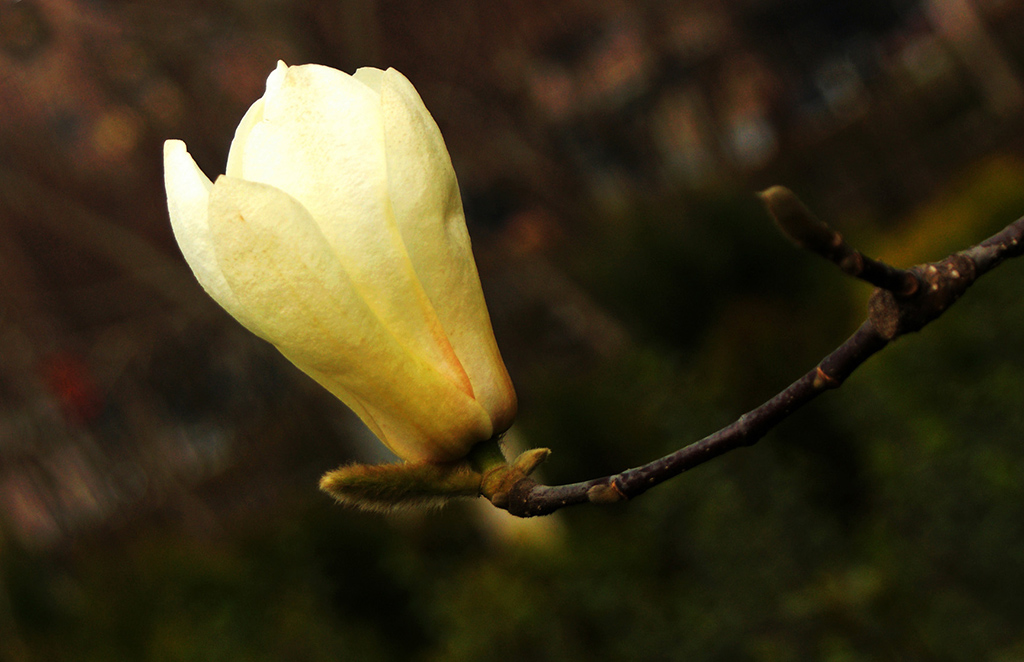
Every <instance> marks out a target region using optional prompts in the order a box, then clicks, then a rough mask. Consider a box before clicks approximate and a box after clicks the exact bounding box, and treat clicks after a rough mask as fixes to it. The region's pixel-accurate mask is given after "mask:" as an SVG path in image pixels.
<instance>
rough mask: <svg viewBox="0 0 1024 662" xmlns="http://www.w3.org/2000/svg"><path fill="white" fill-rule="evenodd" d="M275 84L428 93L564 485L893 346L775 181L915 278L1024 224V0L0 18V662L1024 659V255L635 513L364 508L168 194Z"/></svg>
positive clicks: (466, 506) (346, 457)
mask: <svg viewBox="0 0 1024 662" xmlns="http://www.w3.org/2000/svg"><path fill="white" fill-rule="evenodd" d="M278 59H283V60H285V61H286V62H288V63H289V64H300V63H304V62H319V63H323V64H328V65H331V66H334V67H337V68H340V69H343V70H346V71H353V70H354V69H355V68H357V67H360V66H366V65H374V66H380V67H387V66H394V67H396V68H398V69H399V70H401V71H402V72H403V73H405V74H406V75H407V76H408V77H409V78H410V79H411V80H412V81H413V83H414V84H415V85H416V86H417V88H418V89H419V91H420V93H421V95H422V96H423V98H424V100H425V102H426V104H427V106H428V108H430V110H431V111H432V113H433V114H434V116H435V118H436V119H437V121H438V123H439V124H440V126H441V129H442V131H443V133H444V135H445V137H446V140H447V143H448V147H449V150H450V152H451V155H452V159H453V161H454V163H455V168H456V171H457V172H458V174H459V179H460V183H461V186H462V192H463V196H464V201H465V206H466V209H467V215H468V217H469V225H470V232H471V234H472V236H473V240H474V246H475V250H476V255H477V260H478V263H479V266H480V271H481V278H482V281H483V286H484V290H485V293H486V295H487V298H488V304H489V306H490V309H491V312H492V317H493V321H494V326H495V332H496V335H497V337H498V341H499V345H500V346H501V348H502V352H503V355H504V357H505V359H506V362H507V363H508V366H509V369H510V371H511V373H512V376H513V379H514V381H515V383H516V386H517V390H518V393H519V396H520V400H521V406H520V411H521V414H520V417H519V419H518V422H517V424H516V426H515V427H514V428H513V430H512V433H511V434H510V444H512V445H519V446H521V447H526V446H547V447H550V448H551V449H552V450H553V454H552V457H551V459H550V460H549V461H548V463H547V464H546V465H545V467H544V468H543V479H544V480H546V481H548V482H572V481H577V480H585V479H589V478H593V477H597V476H601V475H605V474H608V473H613V472H616V471H620V470H622V469H625V468H627V467H630V466H635V465H638V464H641V463H644V462H646V461H649V460H651V459H653V458H655V457H658V456H660V455H663V454H665V453H667V452H670V451H672V450H674V449H676V448H678V447H681V446H683V445H685V444H687V443H689V442H691V441H694V440H696V439H698V438H700V437H702V436H704V435H705V434H708V433H710V432H712V431H714V430H716V429H718V428H719V427H721V426H723V425H725V424H727V423H729V422H731V421H732V420H733V419H734V418H735V417H736V416H738V415H739V414H741V413H742V412H743V411H745V410H747V409H749V408H751V407H753V406H755V405H757V404H759V403H760V402H762V401H764V400H765V399H767V398H768V397H770V396H771V395H773V394H774V393H775V392H776V391H778V390H779V389H780V388H782V387H784V386H785V385H786V384H788V383H789V382H790V381H791V380H793V379H795V378H796V377H797V376H799V375H800V374H802V373H803V372H804V371H806V370H807V369H809V368H810V367H811V366H813V365H814V364H815V363H816V362H817V361H818V360H819V359H820V358H821V357H822V356H823V355H824V354H825V353H827V352H828V351H830V350H831V349H832V348H833V347H834V346H835V345H837V344H838V343H840V342H842V340H844V339H845V337H846V336H847V335H848V334H849V333H851V332H852V331H853V330H854V329H855V328H856V326H857V325H858V324H859V323H860V320H861V319H862V318H863V316H864V313H865V302H866V299H867V296H868V294H869V291H868V288H866V287H865V286H863V285H861V284H858V283H853V282H850V281H848V280H847V279H844V278H841V277H840V276H839V274H838V272H837V270H836V269H835V268H834V267H832V266H831V265H829V264H827V263H825V262H823V261H821V260H819V259H817V258H815V257H814V256H811V255H807V254H804V253H802V252H799V251H797V250H796V249H794V248H792V247H791V246H790V245H788V244H787V243H786V242H785V241H784V240H783V239H782V238H781V237H780V236H779V235H778V234H777V233H776V232H775V230H774V229H773V227H772V225H771V222H770V220H769V219H768V217H767V215H766V214H765V213H764V212H763V211H762V210H761V209H760V208H759V207H758V205H757V204H756V202H755V198H754V196H753V192H754V191H757V190H760V189H763V188H765V187H767V186H769V185H771V184H784V185H786V186H789V187H790V188H792V189H794V190H795V191H797V193H798V194H799V195H801V196H802V197H803V198H804V199H805V201H806V202H808V203H809V205H810V206H811V207H812V208H813V209H815V210H816V211H817V212H818V213H819V214H820V215H821V216H822V217H823V218H826V219H828V220H829V222H831V223H832V224H833V225H834V226H835V227H837V228H839V229H841V230H842V231H843V232H844V233H845V234H846V235H847V237H848V238H850V240H851V241H852V242H853V243H854V244H855V245H856V246H858V247H859V248H861V250H863V251H865V252H867V253H869V254H873V255H876V256H880V257H882V258H884V259H887V260H890V261H892V262H894V263H896V264H898V265H901V266H905V265H910V264H914V263H918V262H922V261H926V260H932V259H937V258H940V257H943V256H944V255H946V254H947V253H948V252H950V251H952V250H956V249H959V248H963V247H965V246H967V245H969V244H971V243H974V242H976V241H978V240H980V239H982V238H984V237H986V236H987V235H988V234H990V233H992V232H993V231H995V230H997V229H999V228H1000V227H1002V226H1003V225H1005V224H1006V223H1008V222H1010V221H1012V220H1014V219H1015V218H1017V217H1018V216H1020V215H1021V214H1022V213H1024V140H1022V137H1024V133H1022V128H1024V78H1022V74H1024V2H1020V1H1019V0H856V1H855V0H848V1H845V2H843V1H839V0H679V1H675V2H666V1H664V0H635V1H632V2H627V1H625V0H587V1H585V2H584V1H583V0H514V1H513V0H487V1H486V2H485V1H484V0H432V1H423V0H335V1H330V0H214V1H212V2H202V3H200V2H196V1H195V0H184V1H183V2H178V3H168V2H163V1H160V2H157V1H155V0H136V1H129V0H19V1H15V0H0V660H12V661H34V660H97V661H99V660H154V661H156V660H159V661H177V660H225V661H226V660H308V661H319V660H402V661H406V660H414V661H424V662H427V661H441V660H508V659H531V660H577V659H580V660H583V659H602V660H640V659H642V660H677V659H678V660H684V659H685V660H695V661H699V660H708V661H712V660H752V661H760V660H764V661H769V660H783V661H786V660H794V661H797V660H836V661H839V660H842V661H847V660H897V659H898V660H994V661H1000V662H1002V661H1011V660H1022V659H1024V626H1022V624H1024V590H1022V589H1024V554H1022V552H1021V550H1022V549H1024V445H1022V444H1021V441H1022V436H1024V413H1022V412H1024V407H1022V406H1021V404H1022V403H1021V398H1022V392H1024V390H1022V388H1021V385H1022V383H1024V346H1022V343H1021V342H1020V339H1021V337H1022V334H1024V270H1022V265H1021V264H1015V263H1009V264H1007V265H1005V266H1003V267H1002V268H1000V269H999V270H998V271H996V272H995V273H993V274H992V275H990V276H988V277H987V278H986V279H984V280H983V281H981V282H980V283H979V284H978V285H976V286H975V287H974V288H973V289H972V290H971V292H969V294H968V295H967V296H966V297H965V298H964V299H963V300H962V301H961V302H960V303H959V304H958V305H957V306H956V307H955V308H954V309H953V311H952V312H951V313H950V314H949V315H947V316H946V317H944V318H943V319H942V320H940V321H939V322H938V323H936V324H934V325H933V326H930V327H928V328H927V329H926V330H925V331H924V332H923V333H922V334H920V335H918V336H913V337H908V338H906V339H904V340H901V341H900V342H898V343H896V344H895V345H894V346H893V347H890V348H889V349H888V350H887V351H885V352H884V353H883V354H882V355H880V356H878V357H876V358H874V359H872V360H871V361H870V362H869V363H868V364H867V365H866V366H865V367H864V368H863V369H861V370H860V371H858V372H857V373H856V374H855V375H854V377H853V378H852V379H851V380H850V381H849V382H848V383H847V385H846V386H844V388H843V389H841V390H840V391H837V392H835V393H830V394H828V395H827V396H826V397H825V398H823V399H822V400H821V401H819V402H816V403H815V404H813V405H812V406H810V407H808V408H807V409H806V410H805V411H803V412H801V413H799V414H798V415H796V416H795V417H793V418H792V419H791V420H789V421H787V422H785V423H784V424H783V425H781V426H780V427H779V428H778V429H777V430H776V431H774V432H772V433H771V434H770V435H769V436H768V437H767V438H766V439H765V440H764V441H763V442H761V443H760V444H758V445H757V446H754V447H752V448H749V449H744V450H740V451H736V452H734V453H732V454H730V455H728V456H725V457H723V458H720V459H718V460H716V461H714V462H712V463H709V464H707V465H705V466H702V467H700V468H698V469H696V470H694V471H693V472H691V473H690V474H687V475H684V476H682V477H680V478H677V479H675V480H673V481H671V482H669V483H667V484H665V485H663V486H660V487H658V488H657V489H655V490H653V491H652V492H650V493H648V494H646V495H644V496H643V497H642V498H640V499H638V500H636V501H634V502H632V503H626V504H617V505H615V506H612V507H602V508H598V507H578V508H574V509H568V510H565V511H562V512H559V513H558V514H556V515H554V516H551V517H548V518H542V519H538V520H531V521H519V520H516V519H514V518H511V517H508V516H506V515H505V514H504V513H503V512H500V511H497V510H495V509H493V508H491V507H490V506H489V504H479V503H458V504H455V505H452V506H449V507H448V508H446V509H444V510H441V511H434V512H426V513H403V514H400V515H397V516H381V515H369V514H364V513H359V512H354V511H351V510H347V509H344V508H341V507H338V506H335V505H333V504H332V503H331V502H330V500H329V499H328V498H327V497H326V496H324V495H322V494H320V493H319V492H318V491H317V489H316V482H317V479H318V477H319V476H320V475H321V474H322V473H323V472H325V471H327V470H329V469H332V468H334V467H335V466H337V465H340V464H342V463H345V462H349V461H353V460H358V461H386V460H387V459H388V457H387V454H386V451H385V450H384V449H383V448H382V447H380V445H379V444H377V443H376V442H375V441H374V440H373V438H372V436H371V435H370V434H369V433H368V432H367V431H366V430H365V429H364V428H363V427H362V426H361V424H360V423H359V422H358V420H357V419H356V418H355V417H354V416H353V415H352V414H351V413H349V412H348V411H347V410H346V409H345V408H344V407H343V406H342V405H341V404H340V403H338V402H336V401H334V400H332V399H331V398H330V396H328V395H327V394H326V393H325V392H321V390H320V389H319V388H318V387H316V386H315V385H314V384H313V383H312V382H311V381H310V380H309V379H307V378H306V377H305V376H304V375H302V374H300V373H299V372H298V371H297V370H295V369H294V368H293V367H292V366H291V365H290V364H289V363H287V361H285V360H284V359H283V358H281V357H280V356H279V355H278V354H277V353H276V351H274V350H273V349H272V348H271V347H270V346H268V345H267V344H265V343H263V342H261V341H259V340H257V339H255V338H254V337H252V336H250V335H249V334H248V333H247V332H245V331H244V330H243V329H242V328H241V327H240V326H239V325H238V324H237V323H236V322H234V320H232V319H231V318H230V317H228V315H227V314H226V313H224V312H223V311H221V310H220V309H219V308H218V307H217V306H216V305H215V304H214V303H213V302H212V301H211V300H209V299H208V298H207V297H206V295H205V294H204V293H203V292H202V290H201V289H200V287H199V285H198V284H197V283H196V282H195V281H194V279H193V278H192V276H191V273H190V272H189V270H188V268H187V266H186V265H185V263H184V261H183V260H182V258H181V256H180V254H179V252H178V250H177V247H176V246H175V244H174V241H173V238H172V236H171V232H170V226H169V222H168V219H167V211H166V204H165V199H164V193H163V183H162V171H161V170H162V165H161V144H162V142H163V140H165V139H167V138H180V139H183V140H185V141H186V142H187V144H188V146H189V149H190V151H191V153H192V154H193V155H194V156H195V158H196V160H197V161H198V163H199V165H200V166H201V167H202V168H203V169H204V170H205V171H206V172H207V173H208V174H211V175H215V174H216V173H219V172H221V171H222V170H223V164H224V161H225V159H226V155H227V149H228V144H229V142H230V139H231V136H232V133H233V131H234V128H235V126H236V124H237V122H238V120H239V119H240V118H241V116H242V114H243V112H244V111H245V109H246V108H247V107H248V106H249V104H250V103H252V101H253V100H255V99H256V98H257V97H259V96H260V95H261V94H262V91H263V86H264V83H265V79H266V76H267V74H268V73H269V72H270V71H271V70H272V68H273V66H274V63H275V62H276V60H278Z"/></svg>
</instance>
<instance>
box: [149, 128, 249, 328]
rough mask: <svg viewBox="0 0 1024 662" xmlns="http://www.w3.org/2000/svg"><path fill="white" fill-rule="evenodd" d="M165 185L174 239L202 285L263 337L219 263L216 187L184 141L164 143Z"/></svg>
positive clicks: (236, 317)
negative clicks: (214, 231) (213, 218)
mask: <svg viewBox="0 0 1024 662" xmlns="http://www.w3.org/2000/svg"><path fill="white" fill-rule="evenodd" d="M164 186H165V188H166V189H167V210H168V212H169V215H170V217H171V229H172V230H173V231H174V238H175V239H176V240H177V242H178V247H179V248H180V249H181V253H182V255H184V256H185V261H186V262H188V265H189V266H190V267H191V268H192V272H193V273H194V274H195V275H196V279H197V280H198V281H199V284H200V285H202V286H203V289H205V290H206V291H207V293H209V295H210V296H211V297H213V299H214V300H215V301H216V302H217V303H219V304H220V305H221V306H222V307H223V308H224V309H225V310H227V311H228V312H229V313H231V315H232V316H233V317H235V319H237V320H238V321H239V322H241V323H242V324H244V325H245V326H246V327H247V328H249V330H251V331H253V332H254V333H256V334H257V335H261V333H260V330H259V328H258V327H257V326H256V325H255V324H254V323H253V321H252V320H251V319H250V318H249V316H248V315H246V313H245V311H244V310H243V309H242V308H241V306H239V305H238V300H237V299H236V298H235V295H234V293H233V292H232V291H231V287H230V286H229V285H228V284H227V281H226V280H225V279H224V274H223V273H221V270H220V266H219V265H218V264H217V258H216V255H215V254H214V249H213V238H212V237H211V236H210V225H209V220H208V219H209V201H210V190H211V189H212V188H213V184H212V183H211V182H210V179H209V178H208V177H207V176H206V175H204V174H203V172H202V171H201V170H200V169H199V166H197V165H196V162H195V161H194V160H193V159H192V156H191V155H190V154H189V153H188V150H187V148H186V147H185V143H183V142H182V141H180V140H168V141H166V142H165V143H164Z"/></svg>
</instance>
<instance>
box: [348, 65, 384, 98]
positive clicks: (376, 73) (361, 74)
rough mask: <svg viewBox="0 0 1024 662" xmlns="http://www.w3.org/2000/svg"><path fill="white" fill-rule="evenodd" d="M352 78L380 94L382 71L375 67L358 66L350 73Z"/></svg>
mask: <svg viewBox="0 0 1024 662" xmlns="http://www.w3.org/2000/svg"><path fill="white" fill-rule="evenodd" d="M352 78H355V79H356V80H357V81H359V82H360V83H362V84H363V85H365V86H367V87H368V88H370V89H371V90H373V91H374V92H376V93H377V94H380V83H381V80H383V78H384V72H383V71H381V70H380V69H377V68H376V67H360V68H359V69H356V72H355V73H354V74H352Z"/></svg>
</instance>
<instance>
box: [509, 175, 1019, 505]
mask: <svg viewBox="0 0 1024 662" xmlns="http://www.w3.org/2000/svg"><path fill="white" fill-rule="evenodd" d="M761 198H762V200H763V201H764V202H765V205H766V206H767V207H768V210H769V212H770V213H771V214H772V215H773V216H774V217H775V219H776V222H777V223H778V224H779V227H780V228H781V229H782V231H783V233H784V234H785V235H786V236H787V237H789V238H790V239H791V240H792V241H793V242H794V243H795V244H797V246H799V247H801V248H804V249H807V250H810V251H812V252H814V253H817V254H819V255H822V256H823V257H825V258H826V259H828V260H830V261H831V262H833V263H835V264H836V265H837V266H839V268H840V269H842V271H843V272H844V273H847V274H848V275H850V276H853V277H856V278H860V279H862V280H867V281H868V282H871V283H872V284H874V285H876V286H877V287H878V289H876V290H875V292H874V293H873V294H872V296H871V299H870V302H869V306H868V309H869V313H868V319H867V320H865V321H864V323H863V324H861V326H860V328H859V329H857V331H856V332H855V333H854V334H853V335H852V336H850V338H849V339H847V340H846V342H844V343H843V344H842V345H840V346H839V347H837V348H836V349H835V350H834V351H833V352H832V353H831V354H829V355H828V356H826V357H825V358H824V359H823V360H822V361H821V362H820V363H819V364H818V365H817V366H815V367H814V368H813V369H812V370H810V371H809V372H808V373H807V374H805V375H804V376H803V377H801V378H800V379H798V380H796V381H795V382H793V383H792V384H790V385H789V386H788V387H787V388H786V389H784V390H783V391H781V392H780V393H778V394H777V395H776V396H775V397H773V398H771V399H770V400H768V401H767V402H765V403H764V404H762V405H761V406H759V407H757V408H755V409H753V410H751V411H749V412H747V413H746V414H744V415H742V416H740V418H739V419H737V420H736V421H735V422H733V423H732V424H730V425H728V426H726V427H724V428H722V429H721V430H719V431H717V432H715V433H713V434H711V435H708V436H707V437H704V438H703V439H701V440H700V441H697V442H695V443H693V444H690V445H689V446H686V447H684V448H681V449H680V450H678V451H675V452H674V453H671V454H669V455H666V456H665V457H662V458H660V459H657V460H654V461H653V462H649V463H647V464H645V465H643V466H640V467H636V468H633V469H627V470H626V471H623V472H621V473H618V474H615V475H613V476H604V477H602V478H595V479H593V480H589V481H586V482H582V483H573V484H569V485H553V486H551V485H541V484H539V483H537V482H535V481H534V480H533V479H532V478H529V477H525V478H523V479H522V480H520V481H519V482H517V483H516V484H515V485H513V486H512V488H511V490H510V491H509V492H508V498H507V500H505V499H503V500H502V502H501V503H496V504H495V505H498V506H499V507H502V508H505V509H507V510H508V512H509V513H511V514H513V515H516V516H518V517H534V516H537V515H546V514H549V513H552V512H554V511H556V510H559V509H560V508H564V507H566V506H571V505H575V504H579V503H613V502H615V501H621V500H623V499H631V498H633V497H635V496H639V495H640V494H643V493H644V492H646V491H647V490H649V489H650V488H652V487H654V486H655V485H658V484H660V483H663V482H665V481H666V480H668V479H670V478H673V477H675V476H678V475H679V474H681V473H682V472H684V471H686V470H688V469H692V468H693V467H696V466H699V465H701V464H703V463H705V462H707V461H708V460H711V459H713V458H716V457H718V456H720V455H722V454H724V453H727V452H728V451H731V450H733V449H735V448H738V447H740V446H750V445H753V444H755V443H757V441H758V440H760V439H761V438H762V437H764V436H765V435H766V434H767V433H768V432H769V431H770V430H772V429H773V428H774V427H775V426H776V425H778V424H779V423H780V422H782V421H783V420H784V419H786V418H787V417H788V416H789V415H790V414H792V413H794V412H795V411H797V410H798V409H800V408H801V407H803V406H804V405H805V404H807V403H808V402H810V401H811V400H813V399H814V398H816V397H818V396H819V395H820V394H822V393H824V392H825V391H827V390H830V389H835V388H838V387H839V386H841V385H842V383H843V382H844V381H845V380H846V378H847V377H849V376H850V375H851V374H852V373H853V371H854V370H856V369H857V368H858V367H860V365H861V364H862V363H864V362H865V361H866V360H867V359H868V358H870V357H871V356H872V355H874V354H875V353H876V352H878V351H880V350H881V349H883V348H884V347H885V346H886V345H888V344H889V342H890V341H892V340H895V339H896V338H898V337H899V336H901V335H903V334H905V333H911V332H913V331H918V330H920V329H921V328H923V327H924V326H925V325H927V324H928V323H930V322H932V321H933V320H935V319H937V318H938V317H939V316H941V315H942V313H944V312H945V311H946V310H948V309H949V307H950V306H951V305H953V303H955V302H956V300H957V299H958V298H959V297H960V296H961V295H962V294H963V293H964V292H965V291H966V290H967V288H968V287H970V286H971V285H972V284H973V283H974V282H975V281H976V280H977V279H978V278H979V277H980V276H982V275H983V274H985V273H987V272H989V271H991V270H992V269H993V268H995V267H996V266H998V265H999V264H1000V263H1002V262H1003V261H1004V260H1006V259H1008V258H1011V257H1017V256H1019V255H1021V254H1022V253H1024V218H1021V219H1018V220H1017V221H1015V222H1013V223H1011V224H1010V225H1008V226H1007V227H1006V228H1005V229H1003V230H1002V231H1001V232H999V233H997V234H995V235H993V236H992V237H990V238H988V239H986V240H985V241H982V242H981V243H979V244H976V245H975V246H972V247H970V248H968V249H966V250H963V251H960V252H958V253H954V254H952V255H950V256H949V257H947V258H945V259H943V260H940V261H938V262H931V263H928V264H923V265H918V266H916V267H913V268H911V269H897V268H894V267H891V266H889V265H886V264H884V263H882V262H879V261H876V260H872V259H870V258H867V257H865V256H863V255H862V254H861V253H859V252H858V251H856V250H854V249H853V248H852V247H850V246H849V245H848V244H847V243H846V241H845V240H844V239H843V238H842V236H841V235H840V234H839V233H838V232H836V231H834V230H832V229H831V228H830V227H828V226H827V225H825V224H824V223H822V222H821V221H820V220H818V219H817V218H816V217H814V216H813V214H811V212H810V211H809V210H807V208H806V207H804V205H803V203H802V202H800V201H799V200H798V199H797V198H796V196H795V195H793V194H792V193H791V192H790V191H788V190H787V189H783V188H781V187H774V188H772V189H769V190H768V191H766V192H764V193H762V194H761ZM780 218H781V220H780Z"/></svg>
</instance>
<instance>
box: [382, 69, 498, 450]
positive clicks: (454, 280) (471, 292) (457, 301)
mask: <svg viewBox="0 0 1024 662" xmlns="http://www.w3.org/2000/svg"><path fill="white" fill-rule="evenodd" d="M381 105H382V110H383V114H384V127H385V132H384V135H385V148H386V150H385V154H386V159H387V168H388V184H389V190H390V197H391V201H392V205H393V207H394V210H395V219H396V221H397V223H398V227H399V229H400V231H401V234H402V238H403V240H404V242H405V245H406V249H407V250H408V253H409V257H410V259H411V260H412V264H413V267H414V269H415V270H416V275H417V277H418V278H419V281H420V282H421V283H422V285H423V288H424V290H425V291H426V293H427V295H428V296H429V297H430V300H431V302H432V304H433V307H434V309H435V311H436V312H437V316H438V318H439V319H440V321H441V324H442V326H443V327H444V330H445V333H446V334H447V336H448V339H449V341H450V342H451V344H452V347H453V348H454V350H455V354H456V356H458V358H459V361H460V362H461V364H462V366H463V368H464V369H465V370H466V372H467V374H468V375H469V378H470V381H471V383H472V385H473V391H474V393H475V394H476V397H477V399H478V400H479V401H480V402H481V404H482V405H483V407H484V409H485V410H486V411H488V412H489V413H490V414H491V416H492V417H493V419H494V426H495V429H497V430H499V431H504V430H505V429H506V428H507V427H508V426H509V425H511V423H512V419H513V417H514V416H515V411H516V399H515V392H514V390H513V388H512V382H511V380H510V379H509V376H508V373H507V372H506V370H505V365H504V363H503V362H502V360H501V355H500V354H499V352H498V346H497V343H496V342H495V340H494V332H493V331H492V330H491V321H490V316H489V315H488V313H487V306H486V304H485V302H484V296H483V291H482V290H481V288H480V278H479V276H478V275H477V269H476V263H475V262H474V260H473V250H472V247H471V245H470V240H469V233H468V232H467V230H466V221H465V217H464V215H463V211H462V199H461V197H460V194H459V187H458V182H457V181H456V178H455V171H454V169H453V168H452V164H451V159H450V158H449V156H448V150H447V149H446V148H445V144H444V139H443V138H442V137H441V131H440V130H439V129H438V127H437V124H436V123H435V122H434V119H433V118H432V117H431V116H430V113H429V112H428V111H427V109H426V107H425V106H424V105H423V101H422V100H421V99H420V96H419V94H418V93H417V92H416V89H415V88H414V87H413V86H412V83H410V82H409V81H408V79H406V78H405V76H403V75H402V74H400V73H399V72H398V71H396V70H394V69H388V70H387V72H386V73H385V74H384V77H383V81H382V83H381Z"/></svg>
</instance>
